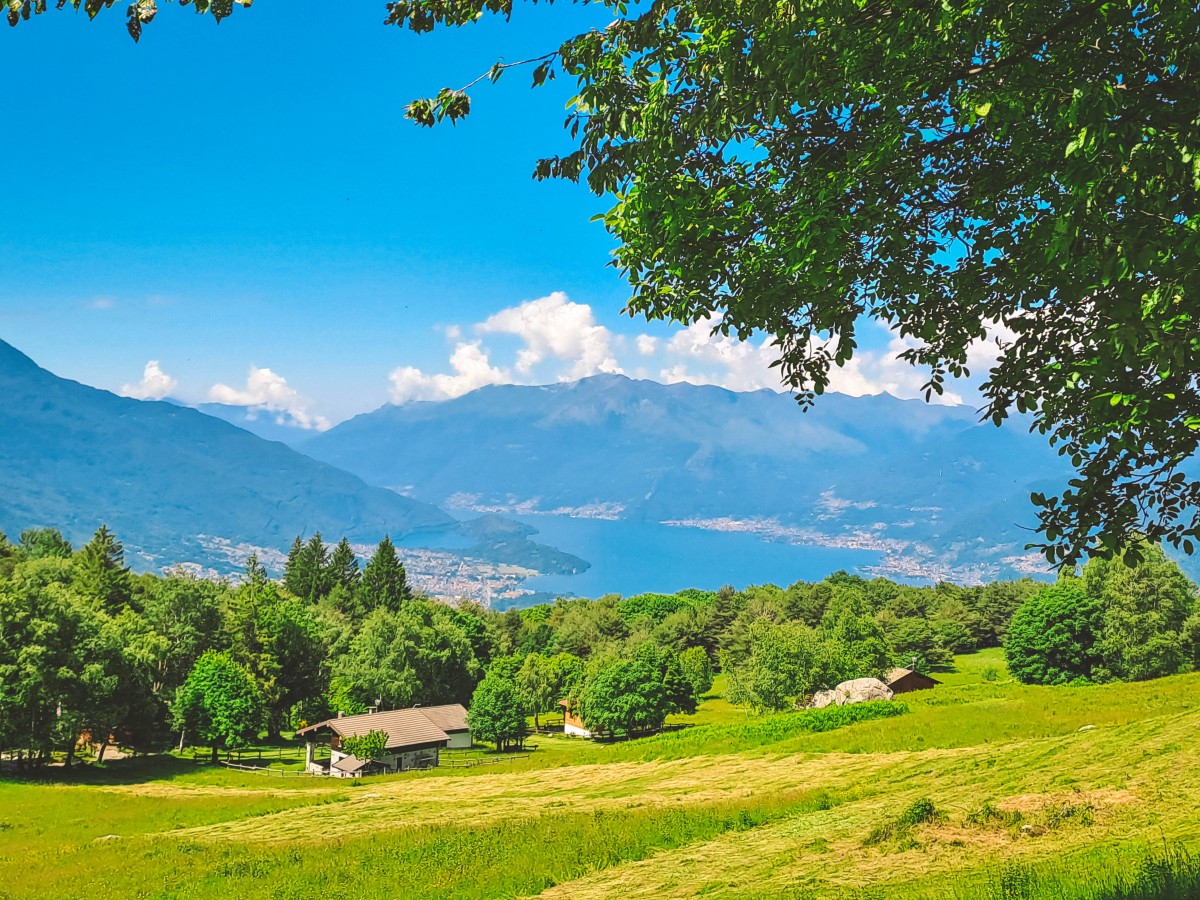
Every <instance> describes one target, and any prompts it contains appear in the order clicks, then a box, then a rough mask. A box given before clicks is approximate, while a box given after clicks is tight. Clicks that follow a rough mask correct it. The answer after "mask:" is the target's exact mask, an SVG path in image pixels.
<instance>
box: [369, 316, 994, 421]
mask: <svg viewBox="0 0 1200 900" xmlns="http://www.w3.org/2000/svg"><path fill="white" fill-rule="evenodd" d="M715 321H716V320H714V319H709V320H704V321H700V322H696V323H694V324H692V325H691V326H689V327H687V328H682V329H680V330H678V331H676V332H675V333H674V334H672V335H671V336H670V337H669V338H664V337H659V336H655V335H650V334H637V335H630V336H627V337H626V336H620V335H615V334H613V333H612V332H611V331H610V330H609V329H608V328H606V327H604V326H603V325H600V324H599V323H598V322H597V321H596V317H595V315H594V314H593V312H592V309H591V307H590V306H588V305H587V304H584V303H576V302H574V301H572V300H571V299H570V298H568V297H567V295H566V294H564V293H562V292H555V293H553V294H550V295H548V296H546V297H541V298H538V299H537V300H530V301H528V302H526V303H522V304H519V305H517V306H513V307H509V308H507V309H503V310H501V311H500V312H497V313H495V314H494V315H492V316H490V317H489V318H487V319H486V320H484V321H483V322H479V323H476V324H475V325H473V326H470V327H468V328H464V327H460V326H456V325H451V326H449V327H446V328H445V329H444V330H443V331H444V334H445V335H446V337H447V339H448V340H449V341H451V342H452V343H453V351H452V353H451V355H450V359H449V371H448V372H442V373H428V372H425V371H422V370H421V369H418V368H415V367H413V366H401V367H399V368H397V369H395V370H394V371H393V372H392V373H391V375H390V376H389V377H390V381H391V398H392V400H393V402H395V403H407V402H409V401H412V400H445V399H450V398H453V397H458V396H461V395H463V394H465V393H468V392H469V391H473V390H476V389H477V388H480V387H483V386H484V385H489V384H545V383H548V382H553V381H572V380H575V379H578V378H583V377H586V376H588V375H596V374H599V373H613V374H624V373H625V372H627V371H628V372H630V373H631V374H634V375H635V376H637V377H652V378H655V379H656V380H658V381H662V382H666V383H668V384H670V383H674V382H688V383H691V384H715V385H719V386H721V387H725V388H728V389H730V390H734V391H753V390H761V389H764V388H766V389H769V390H775V391H779V390H785V386H784V385H783V384H782V382H781V380H780V376H779V369H778V368H772V367H771V363H772V362H774V361H775V359H776V358H777V356H778V348H777V347H776V346H775V344H774V342H773V340H772V339H771V338H770V337H769V336H767V337H756V338H753V339H751V340H747V341H741V340H738V339H737V338H736V337H733V336H725V335H721V334H715V335H714V334H713V325H714V324H715ZM874 327H878V328H880V329H882V333H881V334H880V338H881V340H882V342H883V344H882V346H879V345H880V342H874V343H875V344H876V346H877V347H879V349H873V350H872V349H859V350H858V351H857V352H856V353H855V355H854V358H853V359H851V360H850V361H849V362H847V363H846V365H844V366H841V367H835V368H834V369H833V370H832V371H831V372H830V386H829V390H830V391H833V392H836V393H842V394H849V395H851V396H855V397H858V396H863V395H866V394H881V393H889V394H892V395H893V396H896V397H901V398H916V397H921V396H923V391H922V386H923V385H924V384H925V382H926V381H927V380H928V376H927V373H925V372H922V371H920V370H918V369H914V368H912V367H911V366H909V365H908V364H907V363H905V362H903V361H902V360H900V359H899V358H898V357H899V355H900V354H901V353H903V352H904V351H905V350H907V349H909V348H910V347H912V346H915V345H914V344H913V343H912V342H911V340H910V339H906V338H902V337H900V336H899V335H898V334H896V333H894V332H892V331H890V330H888V329H887V327H886V326H884V325H882V324H877V325H876V326H874ZM468 332H471V333H473V334H474V335H475V337H474V339H470V340H469V339H466V338H464V337H463V335H464V334H465V333H468ZM993 337H994V335H993ZM493 338H495V339H501V338H503V339H513V338H515V339H516V347H515V349H513V348H512V347H511V346H510V347H509V348H508V353H507V354H505V353H500V352H499V351H497V350H496V349H494V348H490V347H489V346H488V342H489V340H491V339H493ZM865 343H866V344H867V345H868V346H870V344H871V343H873V342H871V341H866V342H865ZM995 353H996V348H995V344H994V341H992V342H990V343H989V344H988V345H986V346H985V345H984V344H983V343H982V342H981V344H980V346H978V347H972V349H971V362H972V372H973V373H974V372H975V368H976V366H977V365H978V366H979V367H980V369H981V372H982V369H984V368H987V365H986V364H985V363H989V361H994V358H995ZM963 390H964V391H965V390H966V387H964V388H963ZM933 400H934V402H937V403H942V404H946V405H957V404H960V403H962V402H964V397H963V393H959V392H958V390H947V391H946V392H945V393H944V394H942V395H941V396H940V397H939V396H935V397H934V398H933Z"/></svg>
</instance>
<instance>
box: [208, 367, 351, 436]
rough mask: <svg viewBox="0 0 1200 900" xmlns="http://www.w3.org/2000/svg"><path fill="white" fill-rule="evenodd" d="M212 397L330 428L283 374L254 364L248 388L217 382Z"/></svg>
mask: <svg viewBox="0 0 1200 900" xmlns="http://www.w3.org/2000/svg"><path fill="white" fill-rule="evenodd" d="M208 398H209V399H210V400H212V401H213V402H214V403H224V404H226V405H228V406H244V407H247V409H249V410H250V412H252V413H254V412H268V413H271V414H273V415H274V416H275V421H276V422H277V423H278V424H280V425H294V426H296V427H298V428H305V429H316V430H317V431H324V430H325V429H327V428H329V422H328V421H327V420H326V419H325V418H324V417H323V416H317V415H313V414H312V413H310V412H309V411H308V403H307V401H305V399H304V398H303V397H301V396H300V394H299V393H298V392H297V391H296V390H295V389H294V388H292V387H290V386H289V385H288V383H287V380H286V379H285V378H284V377H283V376H282V375H277V374H276V373H275V372H272V371H271V370H270V369H260V368H258V367H257V366H251V367H250V373H249V375H247V377H246V386H245V387H244V388H242V389H240V390H239V389H237V388H231V387H229V386H228V385H225V384H214V385H213V386H212V387H211V388H210V389H209V392H208Z"/></svg>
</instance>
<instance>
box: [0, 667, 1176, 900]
mask: <svg viewBox="0 0 1200 900" xmlns="http://www.w3.org/2000/svg"><path fill="white" fill-rule="evenodd" d="M958 663H959V664H958V671H957V672H955V673H951V674H948V675H946V676H944V677H942V676H939V677H942V680H943V681H944V684H943V685H942V686H941V687H939V688H936V689H935V690H933V691H928V692H923V693H917V694H909V695H905V696H904V697H903V698H902V700H903V708H902V709H901V710H899V711H897V710H887V711H883V712H881V711H878V710H876V711H871V710H865V711H864V710H862V709H861V708H860V709H859V711H857V712H855V713H853V715H854V716H866V717H867V718H866V719H865V720H864V721H858V722H853V723H850V724H843V722H842V719H836V718H823V717H814V716H813V715H812V714H811V713H785V714H780V715H777V716H773V717H767V718H762V717H754V716H747V715H746V713H745V712H744V711H742V710H740V709H736V708H733V707H731V706H729V704H727V703H726V702H725V701H724V700H723V699H722V698H721V696H720V690H721V684H720V682H718V683H717V684H716V685H715V686H714V690H713V693H712V694H711V695H710V696H709V697H708V698H706V700H705V701H704V703H703V705H702V706H701V709H700V711H699V713H698V714H697V716H695V717H693V720H692V721H693V722H694V723H695V724H694V725H693V726H692V727H687V728H683V729H680V730H678V731H673V732H668V733H665V734H662V735H659V736H656V737H650V738H645V739H641V740H637V741H629V742H625V743H615V744H593V743H591V742H587V741H582V740H577V739H568V738H564V737H562V736H549V737H547V736H544V735H539V736H538V737H537V738H535V739H534V742H535V743H536V744H537V745H538V746H537V749H536V750H534V751H533V752H531V753H530V754H529V755H528V756H526V757H525V758H522V759H518V760H514V761H506V762H502V763H499V764H497V765H480V766H476V767H473V768H459V769H449V768H443V769H438V770H435V771H432V772H424V773H410V774H405V775H398V776H391V777H381V778H374V779H365V780H363V781H362V782H360V783H350V782H342V781H331V780H327V779H318V778H279V777H267V776H265V775H261V774H255V773H247V772H237V771H232V770H229V769H223V768H212V767H208V766H201V765H197V764H196V763H195V762H193V761H191V760H178V759H175V758H173V757H165V758H157V759H148V760H129V761H121V762H119V763H113V764H111V765H108V766H106V767H104V768H103V769H98V768H95V767H90V768H87V769H84V770H77V771H74V772H72V773H70V774H67V773H63V772H62V771H61V770H59V771H56V772H54V773H52V774H48V775H46V776H45V779H46V780H42V781H36V782H35V781H0V897H5V898H8V897H12V898H16V897H22V898H23V897H38V898H56V897H77V896H82V895H87V894H99V895H102V896H119V897H155V898H167V897H181V898H188V897H195V898H199V897H214V896H227V895H230V896H240V897H245V898H254V897H279V898H288V897H296V898H299V897H311V896H314V895H318V896H336V897H339V898H356V897H383V896H387V897H403V898H418V897H438V898H446V897H455V898H458V897H462V898H475V897H479V898H482V897H525V896H539V897H548V898H549V897H564V898H565V897H571V898H584V900H586V898H616V897H621V898H628V900H632V898H650V897H655V898H660V897H695V896H703V897H755V898H768V897H770V898H800V897H849V898H860V900H868V898H872V900H873V898H893V897H894V898H901V897H903V898H935V897H951V898H972V897H985V898H1014V900H1015V898H1030V900H1032V898H1042V897H1046V898H1062V900H1068V898H1080V900H1084V898H1086V900H1101V898H1112V900H1116V898H1132V897H1140V898H1150V897H1160V898H1169V897H1194V896H1200V875H1198V874H1197V872H1198V869H1197V866H1196V865H1195V864H1194V863H1193V862H1192V860H1191V859H1190V858H1189V857H1188V856H1187V853H1188V852H1189V851H1197V850H1200V750H1198V749H1197V740H1196V738H1197V733H1198V732H1197V729H1198V727H1200V674H1196V675H1183V676H1176V677H1174V678H1167V679H1162V680H1159V681H1154V682H1146V683H1141V684H1128V685H1105V686H1095V687H1071V688H1068V687H1064V688H1032V687H1025V686H1021V685H1017V684H1015V683H1013V682H1011V681H1010V680H1009V679H1008V677H1007V675H1006V674H1004V673H1003V670H1002V659H1001V657H1000V656H999V654H998V653H996V652H994V651H993V652H984V653H980V654H975V655H972V656H967V657H960V658H959V661H958ZM989 669H992V670H995V669H999V670H1000V672H999V677H998V678H997V679H996V680H991V681H986V680H985V679H984V675H985V673H986V674H988V675H989V676H995V674H996V673H995V672H988V671H987V670H989ZM842 712H843V714H844V711H842ZM884 712H886V713H892V714H883V713H884ZM896 712H899V714H894V713H896ZM834 725H840V727H832V726H834ZM1089 726H1090V727H1089ZM822 729H824V730H822ZM1081 729H1083V730H1081ZM472 755H474V756H475V757H476V758H486V754H478V753H475V754H463V757H462V758H470V756H472Z"/></svg>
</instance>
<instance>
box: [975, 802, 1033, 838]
mask: <svg viewBox="0 0 1200 900" xmlns="http://www.w3.org/2000/svg"><path fill="white" fill-rule="evenodd" d="M1024 820H1025V817H1024V816H1023V815H1022V814H1021V812H1020V810H1016V809H1000V808H999V807H998V806H996V805H995V804H994V803H992V801H991V800H984V801H983V805H982V806H980V807H979V809H977V810H974V811H973V812H970V813H968V814H967V817H966V819H965V821H966V823H967V824H968V825H970V826H972V827H974V828H988V829H996V830H1008V831H1015V830H1016V829H1017V828H1019V827H1020V826H1021V824H1022V822H1024Z"/></svg>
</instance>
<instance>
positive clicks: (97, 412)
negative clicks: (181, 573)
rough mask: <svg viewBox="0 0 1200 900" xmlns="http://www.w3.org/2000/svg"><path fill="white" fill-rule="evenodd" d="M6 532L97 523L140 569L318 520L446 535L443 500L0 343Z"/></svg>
mask: <svg viewBox="0 0 1200 900" xmlns="http://www.w3.org/2000/svg"><path fill="white" fill-rule="evenodd" d="M0 412H2V414H3V421H4V425H3V428H0V529H3V530H4V531H6V532H8V533H9V534H10V535H12V536H14V537H15V535H16V534H17V533H18V532H20V531H21V530H22V529H24V528H28V527H31V526H40V525H47V526H53V527H57V528H60V529H62V530H63V531H64V533H65V534H66V535H67V536H68V537H69V538H70V539H71V540H72V541H74V542H75V543H77V544H78V543H79V542H81V541H85V540H87V538H88V537H90V536H91V534H92V532H93V531H94V530H95V529H96V528H97V527H98V526H99V525H100V524H101V523H102V522H103V523H107V524H108V525H109V527H110V528H112V529H113V530H114V531H115V532H116V533H117V535H118V536H119V537H120V538H121V539H122V540H123V541H124V543H125V546H126V551H127V554H128V556H129V558H130V562H132V563H133V564H134V565H135V566H137V567H139V568H154V567H157V566H160V565H163V564H169V563H173V562H182V561H192V562H198V563H201V564H203V565H208V566H213V567H216V568H217V569H218V570H220V571H230V570H232V569H236V568H237V567H238V565H239V556H238V554H237V553H236V552H235V553H233V554H230V553H229V552H228V547H229V546H230V545H234V546H236V545H238V544H249V545H254V546H259V547H266V548H270V549H274V550H280V551H282V550H286V548H287V545H288V544H289V543H290V541H291V539H292V538H293V537H294V536H296V535H297V534H311V533H312V532H313V531H315V530H322V531H324V532H325V533H326V534H327V535H333V536H340V535H342V534H345V535H347V536H348V537H350V538H351V539H352V540H359V541H363V542H368V543H369V542H375V541H378V540H379V539H380V538H381V537H383V535H384V534H385V533H390V534H391V535H392V536H393V537H403V536H404V535H408V534H413V533H418V532H435V531H442V530H445V529H448V528H451V527H453V525H454V520H453V519H452V518H451V517H450V516H448V515H447V514H446V513H444V512H443V511H441V510H440V509H437V508H436V507H434V506H432V505H430V504H427V503H422V502H419V501H415V500H411V499H409V498H406V497H401V496H398V495H397V494H395V493H393V492H391V491H388V490H384V489H382V488H379V487H372V486H369V485H367V484H365V483H364V482H363V481H362V480H361V479H360V478H358V477H356V476H354V475H350V474H348V473H346V472H343V471H339V470H338V469H336V468H334V467H333V466H331V465H328V464H326V463H321V462H317V461H315V460H312V459H310V458H308V457H306V456H303V455H301V454H300V453H297V452H296V451H294V450H291V449H289V448H287V447H285V446H283V445H282V444H278V443H273V442H270V441H265V440H262V439H261V438H258V437H255V436H254V435H251V434H249V433H247V432H246V431H243V430H241V429H239V428H236V427H234V426H232V425H229V424H227V423H225V422H221V421H218V420H217V419H214V418H211V417H209V416H205V415H202V414H201V413H199V412H196V411H195V410H192V409H187V408H184V407H180V406H176V405H173V404H170V403H156V402H146V401H139V400H130V399H126V398H123V397H118V396H116V395H114V394H110V393H108V392H106V391H101V390H96V389H95V388H90V387H86V386H84V385H81V384H78V383H77V382H74V381H69V380H66V379H63V378H58V377H56V376H55V375H53V374H51V373H50V372H47V371H46V370H44V369H42V368H39V367H38V366H37V365H36V364H35V363H34V362H33V361H32V360H31V359H29V358H28V357H27V356H25V355H24V354H22V353H20V352H19V351H17V350H16V349H14V348H13V347H11V346H10V345H8V344H6V343H4V342H2V341H0Z"/></svg>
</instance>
